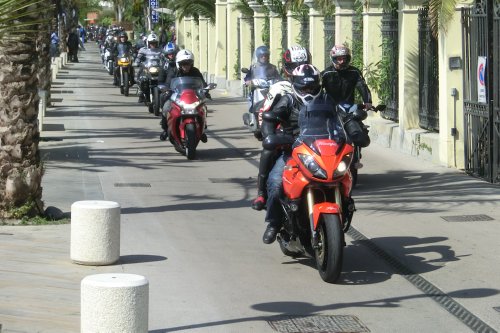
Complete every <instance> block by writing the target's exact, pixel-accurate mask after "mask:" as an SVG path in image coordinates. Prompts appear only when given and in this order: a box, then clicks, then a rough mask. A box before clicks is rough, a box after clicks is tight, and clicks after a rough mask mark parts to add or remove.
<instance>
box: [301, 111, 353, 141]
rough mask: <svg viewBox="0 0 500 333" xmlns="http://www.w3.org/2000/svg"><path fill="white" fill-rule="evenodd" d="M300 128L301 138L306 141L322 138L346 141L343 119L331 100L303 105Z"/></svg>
mask: <svg viewBox="0 0 500 333" xmlns="http://www.w3.org/2000/svg"><path fill="white" fill-rule="evenodd" d="M299 128H300V134H299V140H301V141H303V142H306V143H312V142H314V141H315V140H320V139H329V140H333V141H336V142H340V141H344V142H345V141H346V134H345V131H344V128H343V126H342V121H341V119H340V117H339V116H338V114H337V112H335V109H334V106H333V104H332V103H330V102H327V103H313V104H309V105H305V106H303V107H302V109H301V110H300V113H299Z"/></svg>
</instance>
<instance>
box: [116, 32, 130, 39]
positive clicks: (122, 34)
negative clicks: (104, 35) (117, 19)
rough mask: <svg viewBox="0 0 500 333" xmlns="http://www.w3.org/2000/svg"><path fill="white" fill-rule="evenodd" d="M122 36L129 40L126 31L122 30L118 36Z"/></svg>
mask: <svg viewBox="0 0 500 333" xmlns="http://www.w3.org/2000/svg"><path fill="white" fill-rule="evenodd" d="M122 37H123V38H125V41H127V40H128V35H127V33H126V32H125V31H122V32H120V35H119V36H118V38H122Z"/></svg>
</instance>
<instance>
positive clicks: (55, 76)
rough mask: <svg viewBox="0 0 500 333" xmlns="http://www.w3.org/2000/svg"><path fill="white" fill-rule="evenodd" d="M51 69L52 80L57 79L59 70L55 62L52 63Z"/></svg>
mask: <svg viewBox="0 0 500 333" xmlns="http://www.w3.org/2000/svg"><path fill="white" fill-rule="evenodd" d="M50 70H51V71H52V81H55V80H56V79H57V72H58V68H57V65H56V64H55V63H53V64H51V65H50Z"/></svg>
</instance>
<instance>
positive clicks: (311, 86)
mask: <svg viewBox="0 0 500 333" xmlns="http://www.w3.org/2000/svg"><path fill="white" fill-rule="evenodd" d="M320 75H321V74H320V72H319V70H318V69H317V68H316V67H314V66H313V65H309V64H305V65H300V66H299V67H297V68H295V69H294V71H293V72H292V89H293V92H294V93H295V96H296V97H297V98H298V99H299V100H300V101H302V103H303V104H309V103H311V102H312V101H314V100H315V99H316V97H318V96H319V94H320V93H321V78H320Z"/></svg>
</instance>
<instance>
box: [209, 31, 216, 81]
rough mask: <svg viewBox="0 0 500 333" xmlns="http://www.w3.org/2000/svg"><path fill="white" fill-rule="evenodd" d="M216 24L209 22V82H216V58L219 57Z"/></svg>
mask: <svg viewBox="0 0 500 333" xmlns="http://www.w3.org/2000/svg"><path fill="white" fill-rule="evenodd" d="M215 31H216V29H215V25H214V24H212V23H210V22H208V48H207V52H208V76H209V77H208V80H209V81H207V82H209V83H210V82H215V72H216V69H215V67H216V63H215V58H216V57H217V44H216V43H217V40H218V39H217V38H218V37H217V36H216V35H215V33H216V32H215Z"/></svg>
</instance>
